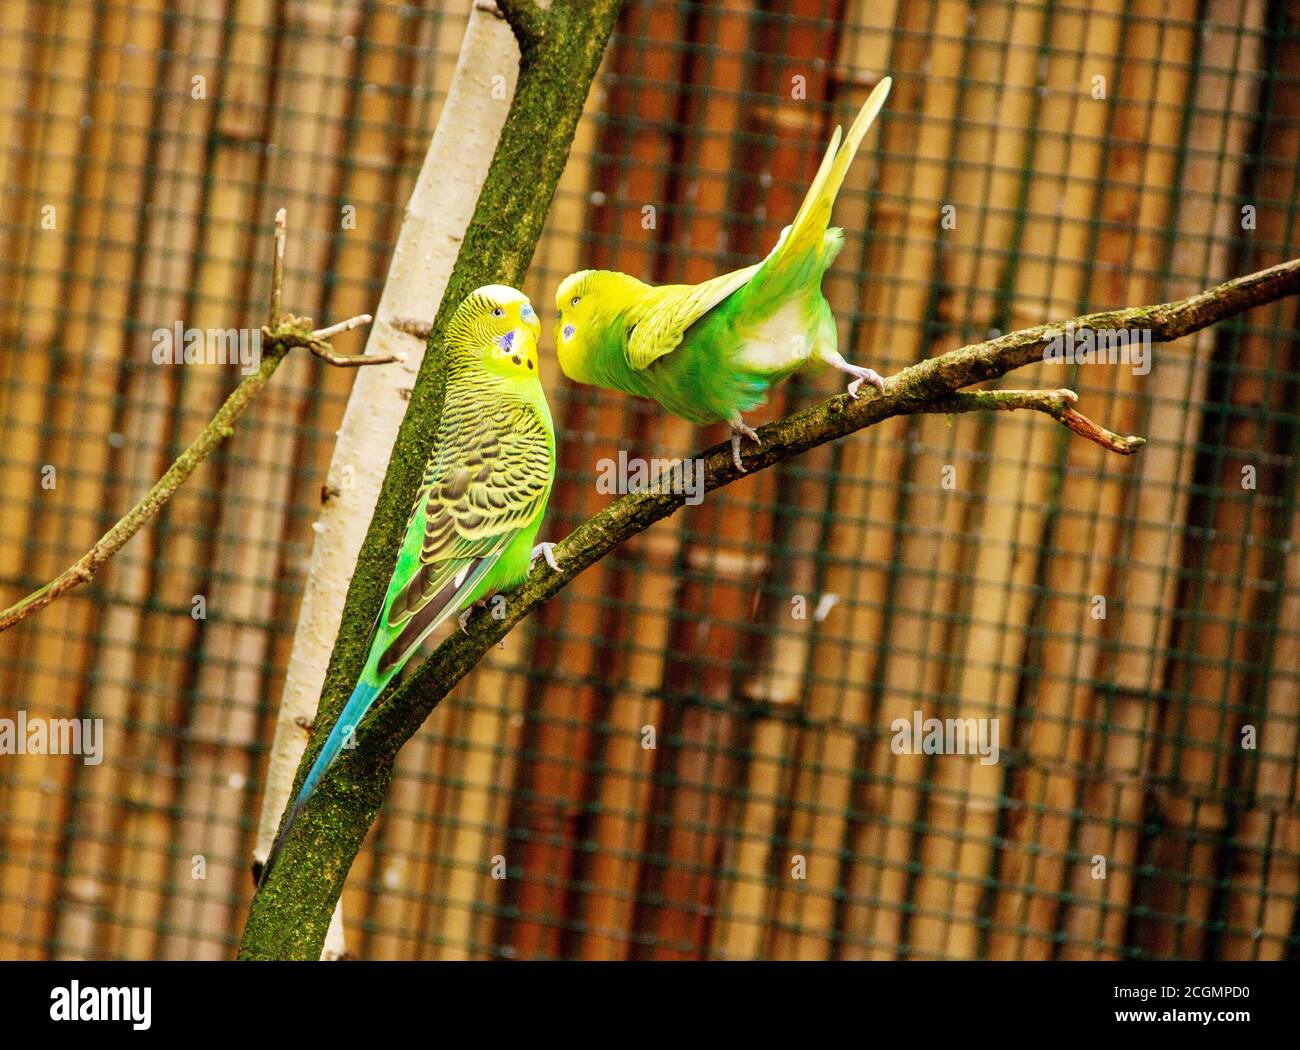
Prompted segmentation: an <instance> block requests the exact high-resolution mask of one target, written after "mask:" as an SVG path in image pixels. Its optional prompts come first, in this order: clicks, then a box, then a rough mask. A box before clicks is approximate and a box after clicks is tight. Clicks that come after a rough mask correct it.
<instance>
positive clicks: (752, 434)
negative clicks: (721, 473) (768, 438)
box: [731, 416, 763, 474]
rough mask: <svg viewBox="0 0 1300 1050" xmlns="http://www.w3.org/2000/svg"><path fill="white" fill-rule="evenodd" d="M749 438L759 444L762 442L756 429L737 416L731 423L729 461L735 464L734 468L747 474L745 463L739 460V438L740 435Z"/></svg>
mask: <svg viewBox="0 0 1300 1050" xmlns="http://www.w3.org/2000/svg"><path fill="white" fill-rule="evenodd" d="M742 434H743V435H744V436H745V437H747V438H749V439H750V440H751V441H752V442H754V444H756V445H761V444H762V443H763V442H762V440H761V439H760V438H759V436H758V431H756V430H755V429H754V428H753V427H751V426H750V425H749V424H748V423H746V422H745V421H744V420H743V419H741V418H740V417H739V416H737V417H736V419H735V420H734V421H733V422H732V424H731V462H732V463H734V464H735V465H736V469H737V470H738V471H740V472H741V473H742V474H747V473H748V471H747V470H745V464H743V463H742V462H741V461H740V438H741V435H742Z"/></svg>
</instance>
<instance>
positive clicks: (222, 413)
mask: <svg viewBox="0 0 1300 1050" xmlns="http://www.w3.org/2000/svg"><path fill="white" fill-rule="evenodd" d="M286 228H287V222H286V218H285V211H284V209H283V208H281V209H280V210H279V211H278V212H276V214H275V245H274V251H273V254H272V258H271V296H270V309H269V311H268V321H267V324H266V326H264V327H263V328H262V336H263V338H264V340H265V341H266V347H265V348H264V349H263V351H262V359H261V362H260V364H259V365H258V368H257V371H256V372H254V373H252V374H251V375H248V376H245V377H244V378H243V379H242V380H241V381H240V383H239V385H238V386H236V387H235V389H234V390H232V391H231V392H230V396H229V397H227V398H226V400H225V401H223V402H222V404H221V407H220V408H219V409H217V411H216V414H215V415H214V416H213V417H212V419H211V420H210V421H209V422H208V425H207V426H205V427H204V428H203V431H202V433H200V434H199V436H198V437H197V438H195V439H194V440H193V441H192V442H191V443H190V445H189V447H188V448H187V449H186V450H185V451H184V452H182V453H181V454H180V455H179V456H178V457H177V458H176V462H174V463H173V464H172V465H171V466H170V467H168V468H167V472H166V473H165V474H163V476H162V477H161V478H159V479H158V481H157V482H156V483H155V484H154V486H153V488H151V489H150V490H149V491H148V492H146V493H145V494H144V496H143V497H142V498H141V499H140V501H139V502H138V503H136V505H135V506H134V507H132V508H131V509H130V510H129V511H128V512H127V513H126V514H125V515H124V516H123V517H122V518H120V519H119V520H118V522H117V524H116V525H114V526H113V527H112V528H111V529H109V530H108V531H107V532H106V533H104V535H102V536H101V537H100V538H99V539H98V540H96V541H95V543H94V545H93V546H92V547H91V548H90V550H88V551H86V553H85V554H83V555H82V556H81V557H80V558H78V559H77V560H76V561H75V562H74V563H73V564H72V565H71V566H69V567H68V568H67V569H65V570H64V571H63V572H61V573H60V574H59V575H58V576H56V577H55V578H54V579H52V580H51V581H50V582H49V583H47V584H45V586H43V587H41V588H40V589H39V590H35V591H33V592H32V593H31V594H29V595H27V597H26V598H24V599H22V601H20V602H16V603H15V604H14V605H11V606H10V607H9V608H8V609H5V610H4V611H2V612H0V631H5V630H8V629H9V628H10V627H12V626H13V625H14V624H16V623H19V622H20V621H22V620H25V619H27V617H29V616H31V615H32V614H33V613H35V612H38V611H39V610H41V609H44V608H45V606H47V605H49V604H50V603H51V602H53V601H56V600H57V599H59V598H61V597H63V595H65V594H67V593H68V592H69V591H72V590H75V589H76V588H78V587H80V586H81V585H82V584H84V583H89V582H90V581H91V580H92V579H94V576H95V573H97V572H98V571H99V570H100V569H101V568H102V567H103V565H104V563H105V562H107V561H108V559H109V558H111V557H113V555H114V554H116V553H117V552H118V551H119V550H121V549H122V547H123V546H124V545H125V544H126V542H127V541H128V540H129V539H130V538H131V537H132V536H134V535H135V534H136V533H137V532H139V531H140V530H141V529H142V528H143V527H144V526H145V525H146V524H147V523H148V522H149V521H150V520H151V519H152V518H153V517H154V516H155V515H157V513H158V512H159V511H160V510H162V508H163V507H164V506H165V505H166V503H167V501H168V500H170V499H171V498H172V496H174V495H175V494H176V490H177V489H179V488H180V487H181V486H182V485H183V484H185V482H186V481H187V480H188V479H189V476H190V475H191V474H193V473H194V471H195V470H196V469H197V468H198V465H199V464H200V463H202V462H203V461H204V460H205V459H207V458H208V456H209V455H211V454H212V452H213V450H214V449H216V447H217V446H218V445H220V444H221V443H222V442H223V441H225V440H226V438H228V437H230V435H231V434H233V433H234V425H235V421H236V420H237V419H238V418H239V417H240V416H241V415H242V414H243V412H244V409H245V408H247V407H248V405H249V403H250V402H251V401H252V400H253V398H254V397H256V396H257V393H258V391H260V390H261V389H262V387H264V386H266V384H267V381H268V380H269V379H270V378H271V376H272V375H273V374H274V373H275V370H276V369H277V368H278V367H279V366H280V362H281V361H283V360H284V357H285V355H286V354H288V352H289V351H290V350H292V349H293V348H294V347H306V348H307V349H308V350H310V351H311V352H312V353H313V354H315V355H316V356H317V357H320V358H321V359H322V360H325V361H328V362H329V363H330V364H332V365H338V366H341V367H356V366H357V365H381V364H387V363H389V362H392V361H399V360H402V357H401V355H398V354H391V355H375V356H364V355H360V354H336V353H335V352H334V350H333V349H332V348H331V347H330V345H329V342H328V340H329V339H330V338H331V337H332V336H335V335H338V334H339V333H340V332H347V331H351V330H352V329H353V328H357V327H359V326H360V325H363V324H369V323H370V320H371V318H370V315H369V314H361V315H360V316H358V317H350V318H348V320H346V321H341V322H339V323H338V324H335V325H331V326H329V327H328V328H322V329H319V330H317V331H313V330H312V327H311V324H312V322H311V318H310V317H294V316H293V315H292V314H285V315H284V316H280V301H281V297H282V291H283V287H284V245H285V239H286Z"/></svg>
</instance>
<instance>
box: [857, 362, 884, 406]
mask: <svg viewBox="0 0 1300 1050" xmlns="http://www.w3.org/2000/svg"><path fill="white" fill-rule="evenodd" d="M852 374H853V376H857V378H855V379H854V381H853V382H852V383H849V386H848V391H849V396H850V398H853V399H854V400H857V398H858V389H859V387H861V386H862V383H863V382H868V383H871V385H872V386H874V387H875V389H876V390H879V391H880V392H881V394H884V392H885V381H884V379H883V378H881V377H880V373H879V372H876V370H875V369H874V368H855V369H854V370H853V373H852Z"/></svg>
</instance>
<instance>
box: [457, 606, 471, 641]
mask: <svg viewBox="0 0 1300 1050" xmlns="http://www.w3.org/2000/svg"><path fill="white" fill-rule="evenodd" d="M473 615H474V606H472V605H471V606H470V607H469V608H468V609H466V610H465V611H464V612H463V613H461V614H460V615H459V616H457V617H456V622H457V623H458V624H460V629H461V631H462V632H464V633H465V634H469V618H470V617H471V616H473Z"/></svg>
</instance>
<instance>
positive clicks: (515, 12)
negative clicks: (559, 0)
mask: <svg viewBox="0 0 1300 1050" xmlns="http://www.w3.org/2000/svg"><path fill="white" fill-rule="evenodd" d="M478 5H479V7H480V8H482V9H483V10H485V11H490V12H491V13H492V14H494V15H496V16H497V17H498V18H504V19H505V20H506V21H507V22H508V23H509V24H510V28H511V29H512V30H513V31H514V34H515V40H517V41H518V42H519V53H520V54H521V55H522V56H524V57H525V58H527V57H528V56H529V55H530V54H531V53H532V51H533V50H534V49H535V48H536V47H538V46H539V45H540V44H541V42H542V37H543V36H544V35H545V33H546V12H545V11H544V10H543V9H542V8H541V7H539V6H538V4H537V0H478Z"/></svg>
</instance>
